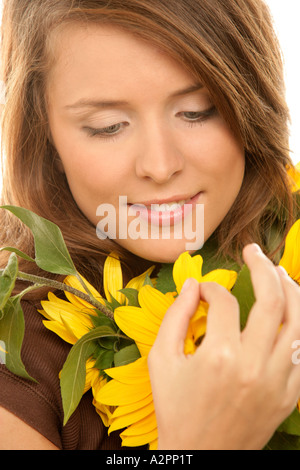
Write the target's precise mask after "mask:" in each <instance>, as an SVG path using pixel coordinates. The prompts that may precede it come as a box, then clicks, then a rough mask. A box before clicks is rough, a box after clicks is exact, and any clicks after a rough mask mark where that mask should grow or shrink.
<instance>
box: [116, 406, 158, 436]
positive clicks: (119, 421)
mask: <svg viewBox="0 0 300 470" xmlns="http://www.w3.org/2000/svg"><path fill="white" fill-rule="evenodd" d="M119 408H121V409H122V408H123V407H122V406H120V407H119ZM119 408H117V409H119ZM153 413H154V404H153V401H152V400H151V403H149V404H148V405H146V406H144V407H142V408H137V409H136V410H135V411H133V412H132V413H127V414H124V415H123V416H120V417H116V416H115V414H113V416H112V419H111V423H112V424H111V425H110V428H109V432H110V433H111V432H114V431H116V430H118V429H124V428H126V427H128V426H131V425H132V424H134V423H137V422H138V421H141V420H143V419H145V418H146V417H147V416H149V415H152V414H153Z"/></svg>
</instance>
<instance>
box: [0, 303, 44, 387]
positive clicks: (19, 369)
mask: <svg viewBox="0 0 300 470" xmlns="http://www.w3.org/2000/svg"><path fill="white" fill-rule="evenodd" d="M21 298H22V296H21V295H18V296H16V297H11V298H9V299H8V301H7V303H6V305H5V307H4V316H3V318H2V320H1V322H0V339H1V340H2V341H3V342H4V343H5V348H6V352H7V354H6V367H7V368H8V370H10V371H11V372H12V373H14V374H16V375H18V376H19V377H22V378H24V379H27V380H32V381H34V382H36V380H35V379H33V378H32V377H31V376H30V375H29V374H28V373H27V371H26V369H25V366H24V364H23V362H22V359H21V348H22V343H23V338H24V330H25V322H24V314H23V310H22V307H21Z"/></svg>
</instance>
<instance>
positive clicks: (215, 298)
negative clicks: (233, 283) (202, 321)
mask: <svg viewBox="0 0 300 470" xmlns="http://www.w3.org/2000/svg"><path fill="white" fill-rule="evenodd" d="M200 294H201V299H203V300H204V301H205V302H207V303H208V304H209V308H208V315H207V326H206V336H205V341H206V342H207V341H214V342H216V343H218V344H219V343H220V342H221V341H222V342H224V341H225V340H226V339H228V340H229V341H230V342H231V341H239V340H240V309H239V304H238V302H237V300H236V298H235V297H234V296H233V295H232V294H231V293H230V292H228V290H227V289H225V287H223V286H221V285H220V284H217V283H215V282H203V283H201V284H200Z"/></svg>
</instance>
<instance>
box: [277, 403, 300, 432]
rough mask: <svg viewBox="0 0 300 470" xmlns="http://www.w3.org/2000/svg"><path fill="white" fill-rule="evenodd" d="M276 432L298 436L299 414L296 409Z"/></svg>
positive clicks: (299, 428) (299, 430)
mask: <svg viewBox="0 0 300 470" xmlns="http://www.w3.org/2000/svg"><path fill="white" fill-rule="evenodd" d="M277 431H280V432H285V433H287V434H293V435H294V436H300V413H299V411H298V409H297V408H296V409H295V410H294V411H293V413H292V414H291V415H290V416H289V417H288V418H286V420H285V421H284V422H283V423H282V424H281V425H280V426H279V428H278V429H277Z"/></svg>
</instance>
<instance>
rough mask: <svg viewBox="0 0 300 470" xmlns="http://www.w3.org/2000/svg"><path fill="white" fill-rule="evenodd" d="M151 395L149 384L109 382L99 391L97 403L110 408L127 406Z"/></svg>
mask: <svg viewBox="0 0 300 470" xmlns="http://www.w3.org/2000/svg"><path fill="white" fill-rule="evenodd" d="M151 393H152V392H151V385H150V382H149V383H148V382H143V383H140V384H134V385H128V384H122V383H120V382H117V381H116V380H111V381H110V382H108V383H107V384H106V385H105V386H104V387H103V389H102V390H100V392H99V394H98V395H97V401H99V402H100V403H103V404H104V405H110V406H121V405H129V404H131V403H135V402H136V401H138V400H140V399H141V398H145V397H147V396H149V395H151Z"/></svg>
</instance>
